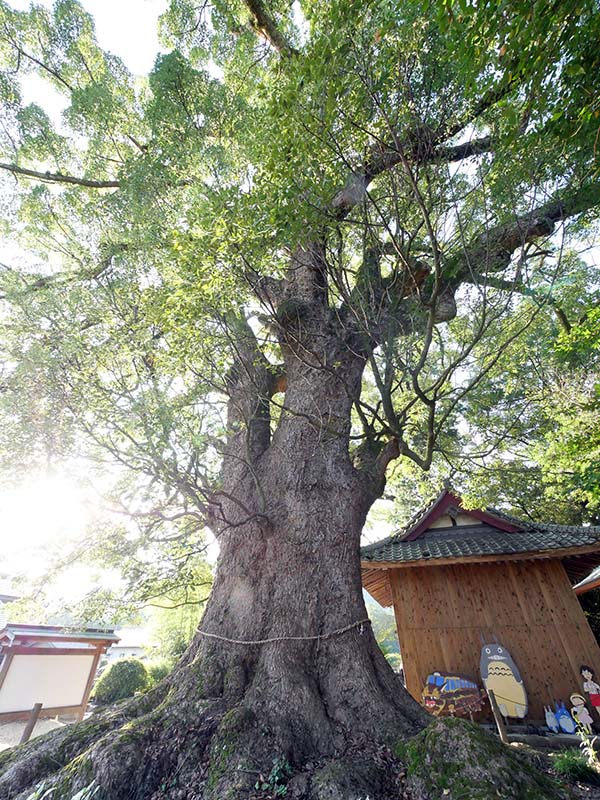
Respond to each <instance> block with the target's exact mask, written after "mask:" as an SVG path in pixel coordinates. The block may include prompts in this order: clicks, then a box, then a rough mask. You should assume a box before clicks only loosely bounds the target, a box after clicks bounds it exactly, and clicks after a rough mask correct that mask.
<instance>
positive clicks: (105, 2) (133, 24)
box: [0, 0, 168, 601]
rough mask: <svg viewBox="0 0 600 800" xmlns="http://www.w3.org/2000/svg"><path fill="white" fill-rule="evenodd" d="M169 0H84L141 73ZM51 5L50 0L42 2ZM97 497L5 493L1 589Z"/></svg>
mask: <svg viewBox="0 0 600 800" xmlns="http://www.w3.org/2000/svg"><path fill="white" fill-rule="evenodd" d="M167 2H168V0H83V6H84V7H85V8H86V10H87V11H89V12H90V13H91V14H92V15H93V16H94V18H95V21H96V33H97V37H98V42H99V44H100V45H101V46H102V47H103V48H104V49H105V50H109V51H110V52H112V53H114V54H115V55H117V56H119V57H120V58H121V59H122V60H123V61H124V62H125V64H126V65H127V67H128V68H129V69H130V70H131V71H132V72H134V73H136V74H138V75H143V74H146V73H148V72H149V71H150V70H151V69H152V66H153V64H154V60H155V58H156V55H157V53H158V52H159V49H160V48H159V44H158V37H157V34H156V23H157V20H158V17H159V15H160V14H162V13H163V12H164V11H165V10H166V8H167ZM10 4H11V5H12V6H13V8H16V9H18V10H27V9H28V8H29V5H30V3H29V2H28V0H10ZM40 4H41V5H44V6H47V7H51V6H52V2H51V0H41V3H40ZM24 89H25V91H26V93H27V95H28V96H29V99H30V100H32V101H36V102H38V103H40V104H41V105H43V106H44V107H45V108H46V109H47V110H48V111H49V113H52V112H53V111H54V112H55V113H58V114H59V113H60V111H61V110H62V108H63V107H64V101H63V99H62V98H60V96H59V95H58V93H56V96H54V97H53V96H51V90H50V89H49V87H48V84H46V83H45V82H44V81H42V80H41V79H37V78H35V77H33V76H30V77H28V78H27V83H26V86H25V87H24ZM97 507H98V498H97V495H96V494H95V492H93V490H92V489H91V487H89V486H88V487H86V485H85V484H84V483H83V482H82V481H79V480H77V478H76V477H74V476H73V475H72V474H67V472H66V471H65V472H64V473H61V472H60V471H59V472H57V473H55V474H54V475H52V476H48V477H37V478H32V479H30V480H29V481H26V482H23V483H22V484H20V485H19V486H18V487H15V488H12V489H9V490H3V491H0V592H2V591H5V592H7V593H9V592H10V593H15V594H18V593H19V592H20V591H27V586H26V585H24V584H23V583H22V582H21V581H19V580H17V581H15V578H16V576H17V575H19V574H21V573H25V574H26V575H28V576H31V578H35V577H37V576H39V575H41V574H43V572H44V569H45V567H47V565H48V562H49V560H50V558H51V557H52V555H53V553H54V552H56V549H57V547H60V546H61V545H63V544H65V543H66V542H68V541H76V540H77V539H79V538H80V537H81V536H82V534H83V533H84V531H85V528H86V525H87V524H88V523H89V522H90V520H91V519H92V517H93V516H94V513H95V510H96V509H97ZM90 577H91V576H90V570H89V569H87V568H83V567H73V568H71V569H70V570H69V571H68V573H67V574H66V575H65V577H64V578H63V579H62V580H61V581H60V584H59V585H58V586H57V593H58V594H59V595H60V596H61V597H63V598H64V599H65V600H67V601H74V600H76V599H78V598H79V597H80V596H82V595H83V594H84V593H85V592H86V591H87V589H88V587H89V584H90Z"/></svg>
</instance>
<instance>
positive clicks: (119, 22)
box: [9, 0, 168, 75]
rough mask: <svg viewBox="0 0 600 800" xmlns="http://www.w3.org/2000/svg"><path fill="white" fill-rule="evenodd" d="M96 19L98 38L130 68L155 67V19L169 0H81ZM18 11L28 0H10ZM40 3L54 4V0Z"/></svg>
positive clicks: (143, 70)
mask: <svg viewBox="0 0 600 800" xmlns="http://www.w3.org/2000/svg"><path fill="white" fill-rule="evenodd" d="M80 2H81V3H82V5H83V7H84V8H85V9H86V11H89V13H90V14H92V16H93V17H94V19H95V21H96V35H97V37H98V42H99V44H100V45H101V47H103V48H104V49H105V50H109V51H110V52H111V53H114V54H115V55H116V56H119V58H121V59H123V61H124V62H125V64H126V65H127V67H129V69H130V70H131V71H132V72H134V73H136V74H138V75H144V74H146V73H147V72H149V71H150V70H151V69H152V66H153V64H154V59H155V58H156V54H157V53H158V51H159V49H160V48H159V44H158V37H157V35H156V22H157V20H158V17H159V16H160V14H162V13H163V12H164V11H166V9H167V6H168V0H80ZM9 3H10V5H11V6H12V7H13V8H16V9H17V10H19V11H26V10H27V9H28V8H29V6H30V3H29V0H9ZM37 5H42V6H46V7H47V8H51V7H52V5H53V2H52V0H38V3H37Z"/></svg>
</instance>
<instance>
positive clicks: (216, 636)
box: [198, 617, 371, 645]
mask: <svg viewBox="0 0 600 800" xmlns="http://www.w3.org/2000/svg"><path fill="white" fill-rule="evenodd" d="M370 624H371V620H370V619H369V618H368V617H365V619H359V620H358V622H352V623H351V624H350V625H346V626H345V627H344V628H338V629H337V630H335V631H330V632H329V633H318V634H316V635H313V636H273V637H271V638H269V639H230V638H229V637H227V636H219V634H218V633H209V632H208V631H202V630H200V629H198V633H199V634H200V636H206V637H207V638H208V639H218V640H219V641H220V642H228V644H246V645H257V644H273V643H274V642H316V641H317V640H318V641H322V640H323V639H331V638H333V637H334V636H341V635H342V633H348V631H351V630H352V629H353V628H359V627H360V633H361V635H362V632H363V626H364V625H370Z"/></svg>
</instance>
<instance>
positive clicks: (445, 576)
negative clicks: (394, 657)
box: [388, 559, 600, 720]
mask: <svg viewBox="0 0 600 800" xmlns="http://www.w3.org/2000/svg"><path fill="white" fill-rule="evenodd" d="M388 574H389V576H390V584H391V589H392V595H393V599H394V610H395V613H396V624H397V627H398V638H399V640H400V650H401V652H402V660H403V664H404V672H405V676H406V684H407V688H408V690H409V692H410V693H411V694H412V695H413V697H415V698H416V699H417V700H420V698H421V690H422V688H423V684H424V682H425V679H426V677H427V675H428V674H429V673H430V672H432V671H434V670H440V671H446V672H460V673H463V674H465V675H467V676H469V677H471V678H472V679H474V680H476V681H477V682H478V683H479V684H480V685H482V682H481V677H480V674H479V657H480V653H481V647H482V637H483V639H484V640H485V641H486V642H491V641H499V642H500V643H501V644H502V645H504V646H505V647H506V648H507V649H508V650H509V652H510V653H511V655H512V656H513V658H514V660H515V662H516V664H517V666H518V667H519V669H520V671H521V675H522V676H523V681H524V683H525V688H526V690H527V694H528V696H529V714H528V719H529V720H543V719H544V709H543V707H544V704H547V703H550V702H551V701H552V700H553V699H555V698H556V699H562V700H565V701H568V698H569V695H570V694H571V693H572V692H574V691H580V692H581V684H582V679H581V676H580V674H579V667H580V665H581V664H582V663H585V664H589V665H591V666H592V667H593V668H594V670H595V678H596V680H597V681H598V682H599V683H600V648H599V647H598V644H597V643H596V640H595V638H594V635H593V634H592V631H591V630H590V627H589V625H588V623H587V621H586V619H585V616H584V614H583V611H582V610H581V606H580V605H579V601H578V599H577V597H576V596H575V593H574V592H573V589H572V588H571V585H570V583H569V579H568V578H567V574H566V572H565V570H564V568H563V566H562V564H561V562H560V561H559V560H557V559H554V560H549V559H548V560H539V561H507V562H504V563H494V564H455V565H448V566H429V567H413V568H401V569H393V570H392V569H391V570H389V572H388Z"/></svg>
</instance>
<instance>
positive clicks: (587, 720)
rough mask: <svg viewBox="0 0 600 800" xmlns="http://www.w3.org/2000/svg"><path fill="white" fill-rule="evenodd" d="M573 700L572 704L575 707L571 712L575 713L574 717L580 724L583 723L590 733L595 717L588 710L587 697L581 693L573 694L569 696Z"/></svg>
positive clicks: (582, 725)
mask: <svg viewBox="0 0 600 800" xmlns="http://www.w3.org/2000/svg"><path fill="white" fill-rule="evenodd" d="M569 700H570V701H571V705H572V706H573V708H572V709H571V714H572V715H573V719H574V720H575V722H577V724H578V725H581V727H582V728H584V729H585V730H586V731H587V732H588V733H591V732H592V722H593V719H592V717H591V716H590V712H589V711H588V710H587V706H586V704H585V697H583V696H582V695H580V694H577V693H575V694H572V695H571V697H569Z"/></svg>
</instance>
